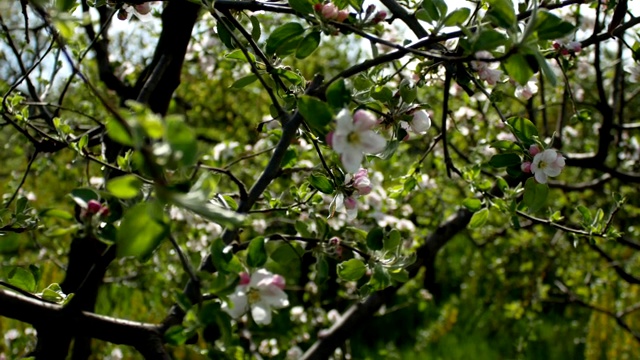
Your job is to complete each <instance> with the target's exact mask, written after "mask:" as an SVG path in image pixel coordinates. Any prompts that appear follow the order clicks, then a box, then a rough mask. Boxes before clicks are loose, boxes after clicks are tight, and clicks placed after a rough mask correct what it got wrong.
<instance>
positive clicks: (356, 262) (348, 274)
mask: <svg viewBox="0 0 640 360" xmlns="http://www.w3.org/2000/svg"><path fill="white" fill-rule="evenodd" d="M366 272H367V267H366V266H365V265H364V263H363V262H362V260H360V259H350V260H347V261H344V262H342V263H340V264H338V276H340V278H341V279H343V280H346V281H358V280H359V279H360V278H361V277H363V276H364V274H365V273H366Z"/></svg>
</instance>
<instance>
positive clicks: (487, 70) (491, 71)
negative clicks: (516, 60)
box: [471, 51, 502, 85]
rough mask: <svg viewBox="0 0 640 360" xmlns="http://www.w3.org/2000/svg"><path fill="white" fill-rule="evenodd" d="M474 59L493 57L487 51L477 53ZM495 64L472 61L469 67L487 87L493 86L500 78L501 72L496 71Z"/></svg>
mask: <svg viewBox="0 0 640 360" xmlns="http://www.w3.org/2000/svg"><path fill="white" fill-rule="evenodd" d="M475 56H476V59H478V60H480V59H486V60H488V59H493V55H492V54H491V53H490V52H488V51H478V52H477V53H476V54H475ZM497 66H498V65H497V63H495V62H488V61H472V62H471V67H472V68H473V70H475V71H477V72H478V75H479V76H480V79H481V80H484V81H486V82H487V83H489V85H495V84H496V83H497V82H498V81H499V80H500V77H501V76H502V71H501V70H497V69H496V67H497Z"/></svg>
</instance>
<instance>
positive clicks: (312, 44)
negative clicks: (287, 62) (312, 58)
mask: <svg viewBox="0 0 640 360" xmlns="http://www.w3.org/2000/svg"><path fill="white" fill-rule="evenodd" d="M319 45H320V31H312V32H310V33H309V34H307V36H305V37H304V38H303V39H302V40H301V41H300V43H298V48H297V49H296V58H298V59H304V58H306V57H307V56H309V55H311V54H312V53H313V52H314V51H316V49H317V48H318V46H319Z"/></svg>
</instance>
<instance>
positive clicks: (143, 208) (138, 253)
mask: <svg viewBox="0 0 640 360" xmlns="http://www.w3.org/2000/svg"><path fill="white" fill-rule="evenodd" d="M168 233H169V225H168V222H167V219H166V217H165V215H164V214H163V210H162V206H161V205H160V204H158V203H153V202H143V203H139V204H137V205H135V206H134V207H132V208H130V209H129V210H128V211H126V212H125V214H124V217H123V218H122V221H121V223H120V228H119V229H118V235H117V237H116V244H117V248H116V249H117V255H118V257H124V256H135V257H137V258H138V259H140V260H142V261H145V260H147V259H148V258H149V257H150V256H151V254H152V253H153V251H154V250H155V249H156V248H157V247H158V246H159V245H160V243H161V242H162V240H164V238H165V237H166V236H167V234H168Z"/></svg>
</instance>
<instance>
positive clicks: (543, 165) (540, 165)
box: [538, 161, 547, 170]
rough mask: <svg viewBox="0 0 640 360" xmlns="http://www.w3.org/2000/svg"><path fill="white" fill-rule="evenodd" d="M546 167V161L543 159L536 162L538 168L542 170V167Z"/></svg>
mask: <svg viewBox="0 0 640 360" xmlns="http://www.w3.org/2000/svg"><path fill="white" fill-rule="evenodd" d="M546 167H547V163H546V162H544V161H540V163H539V164H538V168H539V169H540V170H543V169H544V168H546Z"/></svg>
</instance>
